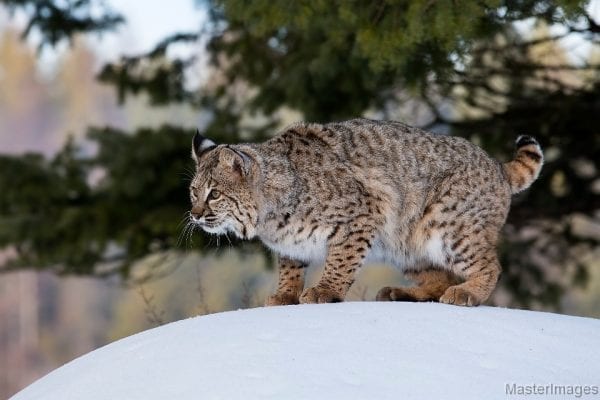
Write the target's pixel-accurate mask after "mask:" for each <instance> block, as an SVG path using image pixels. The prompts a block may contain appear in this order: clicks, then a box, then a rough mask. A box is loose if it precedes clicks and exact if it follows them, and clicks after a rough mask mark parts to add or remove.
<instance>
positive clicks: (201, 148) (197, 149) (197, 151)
mask: <svg viewBox="0 0 600 400" xmlns="http://www.w3.org/2000/svg"><path fill="white" fill-rule="evenodd" d="M216 146H217V144H216V143H215V142H213V141H212V140H210V139H208V138H205V137H204V136H202V135H201V134H200V130H196V134H195V135H194V140H192V158H193V159H194V161H196V162H198V160H199V159H200V156H201V155H202V154H203V153H204V152H206V151H208V150H211V149H212V148H213V147H216Z"/></svg>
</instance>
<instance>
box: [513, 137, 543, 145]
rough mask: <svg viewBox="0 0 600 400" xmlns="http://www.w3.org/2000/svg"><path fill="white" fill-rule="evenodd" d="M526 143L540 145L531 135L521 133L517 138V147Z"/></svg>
mask: <svg viewBox="0 0 600 400" xmlns="http://www.w3.org/2000/svg"><path fill="white" fill-rule="evenodd" d="M528 144H535V145H537V146H539V145H540V144H539V143H538V141H537V140H535V138H533V137H531V136H527V135H521V136H519V137H518V138H517V147H523V146H527V145H528Z"/></svg>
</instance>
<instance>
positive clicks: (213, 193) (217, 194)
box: [208, 190, 221, 200]
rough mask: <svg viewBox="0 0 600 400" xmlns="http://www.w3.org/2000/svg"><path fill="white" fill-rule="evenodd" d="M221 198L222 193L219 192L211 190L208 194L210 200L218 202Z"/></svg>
mask: <svg viewBox="0 0 600 400" xmlns="http://www.w3.org/2000/svg"><path fill="white" fill-rule="evenodd" d="M219 197H221V192H219V191H218V190H211V191H210V193H209V194H208V198H209V200H216V199H218V198H219Z"/></svg>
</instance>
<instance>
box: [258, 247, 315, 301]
mask: <svg viewBox="0 0 600 400" xmlns="http://www.w3.org/2000/svg"><path fill="white" fill-rule="evenodd" d="M305 270H306V264H303V263H301V262H298V261H294V260H290V259H289V258H285V257H281V258H280V259H279V283H278V285H277V292H276V293H275V294H272V295H271V296H269V297H268V298H267V300H266V302H265V305H266V306H282V305H288V304H298V297H299V296H300V293H302V289H304V271H305Z"/></svg>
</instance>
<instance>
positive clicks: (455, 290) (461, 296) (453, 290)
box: [440, 286, 480, 306]
mask: <svg viewBox="0 0 600 400" xmlns="http://www.w3.org/2000/svg"><path fill="white" fill-rule="evenodd" d="M440 303H446V304H454V305H457V306H476V305H479V303H480V301H479V299H478V298H477V297H475V295H473V294H472V293H471V292H469V291H468V290H465V289H463V288H460V287H456V286H451V287H449V288H448V289H446V292H445V293H444V294H443V295H442V297H440Z"/></svg>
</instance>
